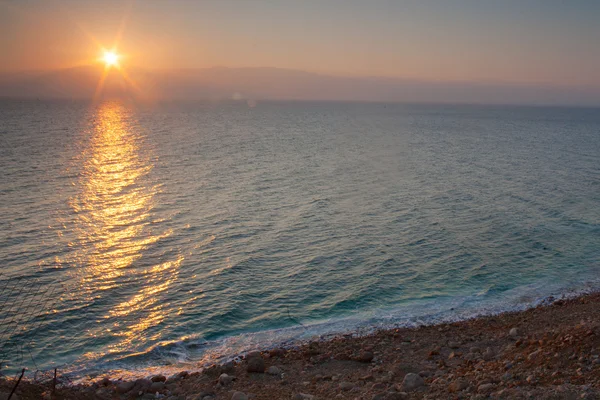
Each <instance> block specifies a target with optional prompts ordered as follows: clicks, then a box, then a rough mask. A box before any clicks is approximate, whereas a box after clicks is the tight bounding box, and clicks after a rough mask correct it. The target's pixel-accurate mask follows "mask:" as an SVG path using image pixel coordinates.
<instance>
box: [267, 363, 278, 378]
mask: <svg viewBox="0 0 600 400" xmlns="http://www.w3.org/2000/svg"><path fill="white" fill-rule="evenodd" d="M267 374H269V375H274V376H277V375H281V370H280V369H279V368H277V367H276V366H274V365H271V366H270V367H269V369H267Z"/></svg>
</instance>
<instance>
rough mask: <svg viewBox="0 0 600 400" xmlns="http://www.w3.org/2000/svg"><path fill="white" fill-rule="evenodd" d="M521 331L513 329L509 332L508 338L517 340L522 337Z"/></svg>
mask: <svg viewBox="0 0 600 400" xmlns="http://www.w3.org/2000/svg"><path fill="white" fill-rule="evenodd" d="M520 333H521V332H519V330H518V329H517V328H512V329H511V330H510V331H509V332H508V336H510V337H512V338H516V337H519V336H520Z"/></svg>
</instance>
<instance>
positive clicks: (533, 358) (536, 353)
mask: <svg viewBox="0 0 600 400" xmlns="http://www.w3.org/2000/svg"><path fill="white" fill-rule="evenodd" d="M540 353H541V350H536V351H534V352H533V353H530V354H529V355H528V356H527V359H528V360H529V361H532V360H535V359H536V357H537V356H538V355H539V354H540Z"/></svg>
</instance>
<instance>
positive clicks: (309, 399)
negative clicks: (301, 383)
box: [293, 393, 315, 400]
mask: <svg viewBox="0 0 600 400" xmlns="http://www.w3.org/2000/svg"><path fill="white" fill-rule="evenodd" d="M314 398H315V396H313V395H312V394H306V393H297V394H295V395H294V397H293V400H314Z"/></svg>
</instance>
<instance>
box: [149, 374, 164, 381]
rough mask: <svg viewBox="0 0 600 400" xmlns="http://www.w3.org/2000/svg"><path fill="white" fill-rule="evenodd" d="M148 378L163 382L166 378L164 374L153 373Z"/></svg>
mask: <svg viewBox="0 0 600 400" xmlns="http://www.w3.org/2000/svg"><path fill="white" fill-rule="evenodd" d="M150 380H151V381H152V382H164V381H166V380H167V378H166V377H165V376H164V375H154V376H153V377H152V378H150Z"/></svg>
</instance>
